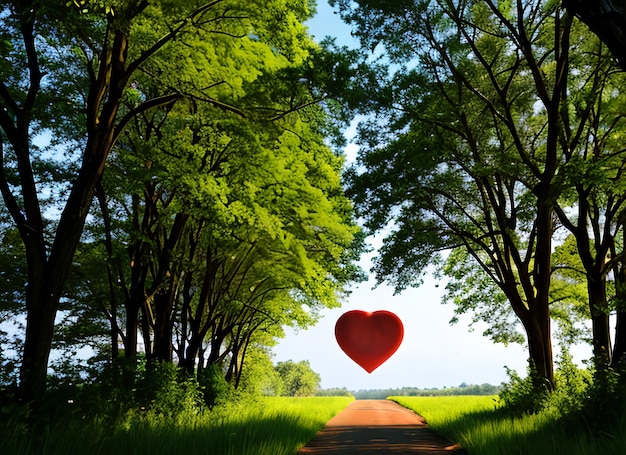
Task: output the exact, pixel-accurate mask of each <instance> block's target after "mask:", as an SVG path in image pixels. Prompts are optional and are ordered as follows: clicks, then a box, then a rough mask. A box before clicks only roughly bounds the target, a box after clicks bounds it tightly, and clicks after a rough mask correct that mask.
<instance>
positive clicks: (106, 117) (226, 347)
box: [0, 0, 360, 401]
mask: <svg viewBox="0 0 626 455" xmlns="http://www.w3.org/2000/svg"><path fill="white" fill-rule="evenodd" d="M313 12H314V10H313V8H312V5H311V4H310V2H308V1H306V0H302V1H300V0H293V1H292V0H288V1H285V0H276V1H274V0H272V1H271V2H269V3H268V2H265V3H263V4H260V3H258V2H244V1H239V0H214V1H209V2H207V1H200V0H199V1H191V2H184V3H181V2H178V1H161V2H147V1H144V0H137V1H131V2H128V1H124V2H120V1H115V0H112V1H103V0H97V1H95V0H94V1H86V0H85V1H82V0H81V1H70V2H64V4H63V5H61V6H59V4H58V2H52V1H27V2H23V1H11V2H7V3H5V4H4V5H3V7H2V15H3V23H2V25H1V26H0V36H1V38H0V43H1V44H0V51H1V52H2V55H3V59H2V63H1V64H0V104H1V109H0V128H1V132H2V142H1V146H2V149H1V150H0V157H1V160H0V191H1V193H2V196H3V201H4V205H3V209H2V223H3V237H4V240H10V245H11V246H10V247H7V248H6V249H5V251H3V258H4V257H6V258H10V257H11V256H14V257H15V258H19V259H17V261H16V263H17V262H19V263H20V264H23V267H16V268H14V270H12V271H11V272H10V273H7V279H6V281H4V282H3V290H4V289H6V290H7V292H13V294H12V297H13V298H12V299H10V300H9V301H8V302H7V303H6V304H4V303H3V310H7V314H12V315H13V316H15V317H17V318H18V319H19V318H20V317H21V316H25V320H26V326H25V328H24V333H25V340H24V344H23V355H22V356H21V358H20V359H19V363H20V368H21V372H20V378H19V386H20V395H21V397H22V399H23V400H25V401H31V400H39V399H41V398H42V396H43V394H44V392H45V390H46V375H47V368H48V363H49V362H48V360H49V355H50V352H51V349H52V347H53V343H54V346H61V347H63V346H65V347H68V343H69V345H72V344H74V346H75V345H76V342H78V343H83V342H87V341H85V340H87V339H88V338H89V336H90V335H91V337H92V339H93V340H94V341H93V343H92V346H94V347H96V348H97V347H98V346H107V345H108V346H109V349H110V351H111V352H110V355H109V356H106V355H105V358H106V357H108V358H109V359H113V361H114V364H115V363H116V362H115V359H117V358H119V357H124V358H125V361H126V362H128V361H129V360H130V361H132V363H134V362H136V355H137V352H138V345H139V344H140V343H143V350H144V351H145V353H146V355H147V358H148V361H149V362H152V361H154V362H158V361H163V360H165V361H172V360H173V359H174V358H177V359H178V360H179V362H180V363H181V364H182V365H184V366H185V367H186V368H188V369H190V370H193V369H194V365H195V364H196V362H200V363H201V364H202V362H203V361H204V360H208V361H209V363H210V362H215V363H217V364H218V366H219V368H224V370H223V373H224V374H225V376H226V377H227V378H229V379H232V380H233V381H238V379H239V378H240V375H241V366H242V362H243V360H244V358H245V353H246V349H247V348H248V346H251V345H253V344H255V343H260V344H264V345H267V344H268V343H271V342H273V341H272V340H273V337H275V336H279V335H280V334H281V327H282V325H291V324H303V325H304V324H307V323H310V322H311V321H313V320H314V315H315V309H316V308H318V307H319V306H328V305H330V306H332V305H336V304H337V303H338V299H339V298H340V297H341V295H342V293H343V292H344V291H345V289H346V286H347V285H348V283H349V282H350V280H352V279H358V277H359V271H358V267H356V266H355V265H354V264H353V261H354V260H355V258H356V257H357V251H358V250H359V245H360V240H359V239H360V236H359V234H358V228H357V227H356V225H355V223H354V221H353V220H352V215H351V207H350V204H349V202H348V200H347V199H346V198H345V196H344V195H343V190H342V186H341V180H340V174H341V169H342V165H343V161H342V158H341V157H340V156H339V155H338V154H337V153H335V152H333V151H332V150H331V149H330V148H329V147H328V145H326V142H325V140H326V138H327V137H329V136H331V135H333V134H336V133H337V131H338V130H337V128H338V125H340V124H341V119H339V117H334V115H335V114H336V113H337V111H336V109H334V108H333V107H332V102H331V101H327V100H326V97H327V94H326V93H325V91H324V89H323V86H324V84H325V82H324V81H325V80H326V79H327V78H328V75H322V73H321V71H323V70H324V68H323V65H322V66H320V67H319V69H318V68H315V69H314V68H313V65H312V62H313V60H315V59H318V60H319V57H320V56H321V55H322V54H323V53H324V52H325V51H324V49H322V48H321V47H320V46H318V45H317V44H315V43H314V42H313V41H312V40H311V38H310V37H309V36H308V34H307V31H306V27H305V26H304V25H303V21H305V20H306V19H307V18H309V17H310V16H311V15H312V14H313ZM318 75H319V76H318ZM94 198H96V199H97V202H98V203H97V204H92V201H93V200H94ZM5 254H6V256H4V255H5ZM3 260H4V259H3ZM15 283H21V286H22V287H23V288H24V289H25V292H24V294H23V295H22V294H20V293H19V292H15V291H10V288H11V287H13V286H15ZM13 289H21V287H20V286H15V287H14V288H13ZM3 292H4V291H3ZM10 305H16V306H14V307H11V306H10ZM57 316H61V317H62V318H63V321H64V322H63V323H62V324H57ZM87 321H90V323H92V324H93V326H91V327H90V326H89V325H88V322H87ZM104 324H106V325H108V326H109V327H108V329H105V330H103V329H104V327H103V325H104ZM61 328H62V329H63V330H61ZM78 332H81V333H83V334H84V335H85V337H80V338H76V337H75V335H72V333H73V334H76V333H78ZM139 334H141V336H139ZM107 335H108V343H107V342H106V341H104V340H106V339H107ZM72 338H74V340H73V341H74V343H72V342H71V339H72ZM81 340H82V341H81ZM103 343H104V344H103ZM120 347H121V348H122V349H120ZM71 349H75V347H74V348H71ZM207 352H208V354H207V355H206V356H205V353H207ZM133 375H134V373H131V374H130V376H128V375H127V376H126V377H127V379H128V378H132V377H133ZM131 380H132V379H131Z"/></svg>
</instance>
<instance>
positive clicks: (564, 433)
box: [389, 396, 626, 455]
mask: <svg viewBox="0 0 626 455" xmlns="http://www.w3.org/2000/svg"><path fill="white" fill-rule="evenodd" d="M389 398H390V399H392V400H393V401H396V402H398V403H400V404H401V405H403V406H405V407H407V408H409V409H412V410H413V411H415V412H417V413H418V414H420V415H421V416H423V417H424V418H425V419H426V421H427V422H428V424H429V425H430V426H431V428H433V429H434V430H435V431H437V432H438V433H439V434H441V435H443V436H445V437H447V438H448V439H450V440H451V441H453V442H458V443H460V444H461V445H462V446H463V447H464V448H465V449H466V450H467V452H468V453H469V454H470V455H496V454H498V455H562V454H567V455H623V454H626V420H625V419H624V418H623V416H622V417H616V419H615V425H614V426H612V428H610V429H609V428H607V429H606V431H594V432H592V431H589V430H588V429H587V428H586V427H585V423H584V422H571V421H567V420H563V418H562V416H561V415H560V414H559V412H558V410H554V409H551V410H548V411H544V412H540V413H538V414H534V415H525V416H523V417H516V418H513V417H511V416H510V414H507V413H505V412H502V410H500V409H499V407H498V405H497V397H496V396H453V397H389Z"/></svg>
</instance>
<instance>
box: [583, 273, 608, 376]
mask: <svg viewBox="0 0 626 455" xmlns="http://www.w3.org/2000/svg"><path fill="white" fill-rule="evenodd" d="M597 275H598V274H597V273H590V272H587V291H588V295H589V309H590V311H591V324H592V326H591V330H592V333H593V356H594V358H595V359H596V362H599V363H598V365H605V366H608V365H609V364H610V363H611V358H612V352H611V335H610V327H609V308H608V304H607V297H606V281H605V280H604V279H603V278H602V277H598V276H597Z"/></svg>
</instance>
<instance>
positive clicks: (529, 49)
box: [335, 1, 587, 387]
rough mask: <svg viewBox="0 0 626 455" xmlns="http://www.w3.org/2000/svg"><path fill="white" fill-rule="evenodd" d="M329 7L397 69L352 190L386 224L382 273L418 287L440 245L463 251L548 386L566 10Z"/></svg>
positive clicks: (534, 6)
mask: <svg viewBox="0 0 626 455" xmlns="http://www.w3.org/2000/svg"><path fill="white" fill-rule="evenodd" d="M335 3H337V4H339V6H340V11H342V13H343V15H344V17H346V18H347V19H348V20H349V21H352V22H353V23H354V24H355V25H357V26H358V28H357V29H356V33H357V35H358V36H360V37H361V39H362V42H363V43H364V45H366V46H367V47H368V48H370V49H374V48H375V47H376V46H377V45H379V44H382V45H383V47H384V49H385V51H386V54H385V55H386V56H388V58H389V60H390V62H391V63H393V64H395V65H396V67H394V69H393V71H394V74H393V77H392V78H391V83H390V84H389V85H388V86H386V87H383V88H382V89H381V90H379V93H382V94H383V96H380V97H379V99H380V106H379V108H378V115H377V117H378V119H377V120H375V121H373V122H371V124H369V125H366V126H363V127H362V129H361V136H360V137H361V145H362V150H363V151H362V153H361V155H360V159H359V162H358V165H357V167H356V169H355V171H354V175H353V184H352V188H353V191H354V193H355V194H356V197H357V205H358V207H359V208H360V213H361V214H362V215H363V216H364V217H365V218H366V220H367V223H368V227H369V228H371V229H374V230H377V229H381V228H383V227H385V226H387V225H388V224H390V225H391V234H390V235H388V236H387V238H386V239H385V241H384V246H383V248H382V250H381V255H380V258H379V260H378V261H377V263H376V266H375V270H376V272H377V275H378V277H379V279H381V280H382V279H387V280H390V281H391V282H392V283H393V284H394V285H395V286H396V289H398V290H401V289H403V288H404V287H406V286H410V285H416V284H419V279H420V275H421V274H422V273H423V272H424V270H426V267H427V266H428V265H429V264H432V263H433V260H434V258H436V257H437V256H438V255H439V254H440V253H441V252H443V251H447V250H450V249H455V248H462V249H465V251H466V252H467V253H468V254H469V255H470V256H471V257H472V259H473V261H475V263H477V264H479V265H480V267H481V268H482V270H483V271H484V273H486V274H487V275H488V276H489V277H490V278H491V279H492V280H493V282H494V283H495V284H496V285H497V286H498V288H499V289H500V290H501V291H502V293H503V294H504V295H505V296H506V299H507V300H508V302H509V304H510V305H511V308H512V310H513V311H514V313H515V315H516V316H517V318H518V319H519V320H520V322H521V323H522V325H523V327H524V329H525V332H526V338H527V342H528V347H529V357H530V362H531V366H532V367H533V368H534V369H536V371H537V373H538V375H539V377H541V378H543V380H544V381H546V382H547V384H548V387H550V386H551V385H553V384H554V375H553V359H552V342H551V329H550V326H551V325H550V310H549V304H550V283H551V273H552V270H551V251H552V237H553V233H554V230H555V228H556V226H555V224H554V219H555V213H554V206H555V202H556V198H557V197H558V195H559V192H560V191H561V186H560V182H559V181H558V179H557V177H558V174H559V171H560V169H559V164H560V163H561V160H562V156H561V154H562V151H561V144H560V143H559V140H560V137H561V136H560V135H561V128H563V125H562V119H561V115H562V113H563V110H564V108H565V106H567V102H566V101H567V93H568V80H569V79H568V78H569V77H570V72H569V47H570V42H571V41H570V34H571V33H572V23H573V21H572V18H571V17H569V16H568V15H567V14H564V12H563V10H562V9H560V8H558V7H556V6H555V5H551V4H550V5H543V4H542V2H525V3H523V4H522V2H518V3H517V5H516V6H513V5H512V4H511V3H509V2H491V1H486V2H471V1H469V2H461V3H457V2H448V1H440V2H412V1H406V2H394V3H393V5H391V4H388V2H377V1H367V2H366V1H362V2H357V4H354V3H349V2H343V1H338V2H335ZM577 36H578V35H577ZM577 39H578V38H577ZM585 74H587V73H585ZM577 81H578V82H577V83H579V84H585V78H584V77H581V78H580V79H577ZM370 113H371V111H370ZM578 121H580V122H581V123H582V122H583V121H584V119H582V120H581V119H577V122H578ZM567 127H569V128H572V129H574V130H575V129H576V127H578V123H576V124H568V125H567ZM381 130H383V131H384V132H385V133H386V134H378V133H377V131H381ZM542 387H543V386H542Z"/></svg>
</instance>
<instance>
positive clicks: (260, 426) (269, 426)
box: [0, 397, 352, 455]
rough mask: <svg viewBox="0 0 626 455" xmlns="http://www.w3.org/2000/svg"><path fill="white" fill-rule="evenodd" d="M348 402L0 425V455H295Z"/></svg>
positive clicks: (249, 404) (290, 401)
mask: <svg viewBox="0 0 626 455" xmlns="http://www.w3.org/2000/svg"><path fill="white" fill-rule="evenodd" d="M350 401H352V398H351V397H312V398H286V397H276V398H262V399H259V400H256V401H254V402H253V401H251V400H250V401H246V403H245V404H233V405H226V406H221V407H217V408H215V409H213V410H212V411H205V412H200V413H195V414H193V413H188V414H183V415H180V416H178V417H177V418H175V419H174V418H165V417H159V416H156V415H151V414H146V413H138V412H134V413H130V414H128V415H126V416H124V417H123V418H122V419H121V420H119V421H116V422H113V423H112V422H107V421H105V420H104V419H98V418H89V417H88V416H85V417H84V418H81V419H76V418H72V419H65V420H60V421H51V422H48V423H45V424H40V427H39V428H38V429H37V430H34V431H27V430H25V429H24V427H23V426H22V425H21V423H20V422H19V421H18V419H16V420H15V422H13V424H11V423H10V422H3V423H0V430H1V431H2V433H3V434H0V438H1V439H0V453H2V454H3V455H11V454H25V455H26V454H38V455H40V454H41V455H46V454H63V455H65V454H70V453H71V454H88V455H98V454H103V455H109V454H112V453H115V454H124V455H126V454H151V455H155V454H174V453H184V454H211V455H248V454H249V455H283V454H285V455H287V454H288V455H293V454H294V453H295V452H296V451H297V450H298V449H299V448H300V447H301V446H303V445H304V444H306V442H308V441H309V440H310V439H311V438H312V437H313V436H314V435H315V433H316V432H317V431H318V430H320V429H321V428H322V427H323V426H324V424H325V423H326V422H327V421H328V420H329V419H330V418H331V417H332V416H334V415H335V414H336V413H338V412H339V411H340V410H341V409H343V408H344V407H345V406H346V405H347V404H348V403H349V402H350ZM16 427H17V430H16ZM19 428H21V430H20V429H19Z"/></svg>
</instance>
